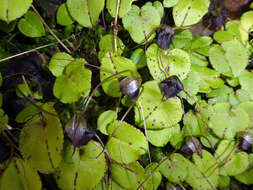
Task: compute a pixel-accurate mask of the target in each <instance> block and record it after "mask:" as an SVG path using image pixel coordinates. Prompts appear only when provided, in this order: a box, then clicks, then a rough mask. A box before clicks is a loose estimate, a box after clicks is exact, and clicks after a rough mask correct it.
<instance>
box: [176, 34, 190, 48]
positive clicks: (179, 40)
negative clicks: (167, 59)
mask: <svg viewBox="0 0 253 190" xmlns="http://www.w3.org/2000/svg"><path fill="white" fill-rule="evenodd" d="M191 40H192V33H191V31H190V30H175V34H174V40H173V44H172V45H173V46H174V47H175V48H184V47H185V46H186V45H188V43H189V42H190V41H191Z"/></svg>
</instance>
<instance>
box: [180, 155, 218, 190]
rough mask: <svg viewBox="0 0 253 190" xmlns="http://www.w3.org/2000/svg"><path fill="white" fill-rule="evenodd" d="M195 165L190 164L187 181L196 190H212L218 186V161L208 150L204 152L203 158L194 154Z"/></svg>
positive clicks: (188, 165)
mask: <svg viewBox="0 0 253 190" xmlns="http://www.w3.org/2000/svg"><path fill="white" fill-rule="evenodd" d="M193 162H194V164H192V163H190V162H188V164H187V167H188V175H187V177H186V179H185V181H186V182H187V183H188V184H189V185H190V186H192V187H193V189H196V190H204V189H206V190H209V189H210V190H212V189H216V187H217V185H218V177H219V176H218V174H219V170H218V167H217V162H216V159H215V158H214V157H213V156H212V155H211V154H210V153H209V152H207V151H206V150H202V158H201V157H200V156H198V155H197V154H196V153H194V154H193Z"/></svg>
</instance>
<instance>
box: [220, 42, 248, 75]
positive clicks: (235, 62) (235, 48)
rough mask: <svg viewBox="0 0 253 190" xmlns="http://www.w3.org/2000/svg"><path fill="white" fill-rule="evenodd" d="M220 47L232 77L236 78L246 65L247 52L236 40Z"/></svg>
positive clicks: (224, 43)
mask: <svg viewBox="0 0 253 190" xmlns="http://www.w3.org/2000/svg"><path fill="white" fill-rule="evenodd" d="M221 47H222V49H223V51H224V52H225V58H226V60H227V62H228V64H229V66H230V67H231V71H232V73H233V75H234V77H238V76H239V75H241V73H242V71H243V70H244V69H245V67H246V66H247V64H248V59H249V55H248V50H247V49H246V48H245V47H244V46H243V45H242V44H241V43H240V42H239V41H237V40H233V41H227V42H223V43H222V44H221Z"/></svg>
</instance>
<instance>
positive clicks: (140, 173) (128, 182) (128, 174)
mask: <svg viewBox="0 0 253 190" xmlns="http://www.w3.org/2000/svg"><path fill="white" fill-rule="evenodd" d="M111 172H112V179H113V180H114V181H115V182H116V183H118V184H119V185H120V186H121V187H123V188H124V189H133V190H134V189H137V188H138V187H139V185H140V184H142V183H144V184H142V187H140V188H141V189H147V190H152V189H153V185H152V177H151V176H149V173H148V170H146V171H145V169H144V168H143V167H142V166H141V165H140V164H139V162H137V161H136V162H133V163H131V164H128V165H125V166H124V167H122V166H120V165H117V164H112V167H111ZM148 176H149V178H148V180H146V178H147V177H148ZM159 178H160V176H159V173H158V171H155V172H154V185H155V189H156V188H157V186H158V185H159V181H160V180H159Z"/></svg>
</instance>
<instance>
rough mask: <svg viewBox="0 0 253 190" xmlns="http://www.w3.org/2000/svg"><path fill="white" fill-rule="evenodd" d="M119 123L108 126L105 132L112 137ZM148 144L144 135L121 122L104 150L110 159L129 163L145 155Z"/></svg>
mask: <svg viewBox="0 0 253 190" xmlns="http://www.w3.org/2000/svg"><path fill="white" fill-rule="evenodd" d="M118 122H119V121H115V122H113V123H112V124H111V125H109V126H108V128H107V132H108V134H109V135H112V134H113V132H114V130H115V129H116V128H117V126H118ZM147 149H148V142H147V141H146V138H145V136H144V134H143V133H142V132H141V131H140V130H139V129H136V128H134V127H133V126H132V125H129V124H127V123H126V122H122V123H121V124H120V126H119V127H118V128H117V130H116V131H115V133H114V136H113V137H111V138H110V139H109V141H108V142H107V144H106V150H107V152H108V153H109V155H110V156H111V157H112V159H114V160H116V161H117V162H120V163H125V164H128V163H131V162H133V161H136V160H138V159H139V157H140V156H141V155H143V154H145V153H146V151H147Z"/></svg>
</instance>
